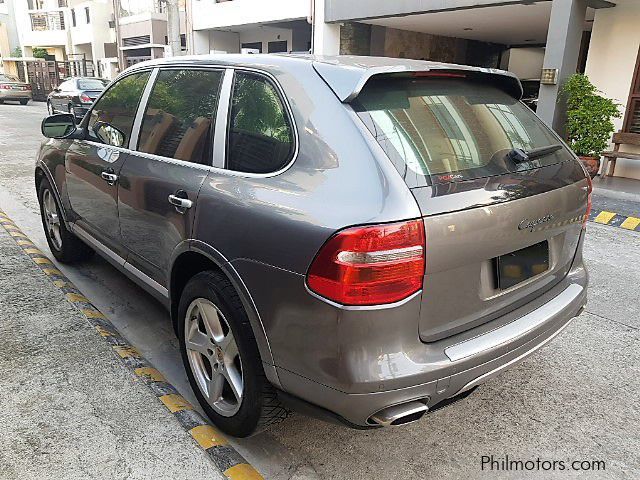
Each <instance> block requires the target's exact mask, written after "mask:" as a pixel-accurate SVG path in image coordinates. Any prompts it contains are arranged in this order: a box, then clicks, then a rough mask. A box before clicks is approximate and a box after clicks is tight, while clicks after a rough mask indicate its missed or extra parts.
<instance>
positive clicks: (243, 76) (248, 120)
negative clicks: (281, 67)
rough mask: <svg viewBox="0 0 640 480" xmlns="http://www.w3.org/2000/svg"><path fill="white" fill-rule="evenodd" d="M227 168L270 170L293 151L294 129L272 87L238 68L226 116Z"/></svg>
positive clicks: (276, 168)
mask: <svg viewBox="0 0 640 480" xmlns="http://www.w3.org/2000/svg"><path fill="white" fill-rule="evenodd" d="M228 137H229V140H228V141H229V144H228V148H227V168H228V169H230V170H235V171H238V172H247V173H271V172H276V171H278V170H280V169H281V168H283V167H285V166H286V165H287V164H288V163H289V161H290V160H291V158H292V155H293V132H292V128H291V124H290V122H289V118H288V117H287V114H286V113H285V109H284V105H283V104H282V101H281V100H280V96H279V95H278V93H277V91H276V89H275V87H274V86H273V85H272V84H271V82H269V81H268V80H267V79H266V78H264V77H262V76H260V75H254V74H249V73H242V72H237V73H236V77H235V82H234V87H233V97H232V101H231V115H230V119H229V135H228Z"/></svg>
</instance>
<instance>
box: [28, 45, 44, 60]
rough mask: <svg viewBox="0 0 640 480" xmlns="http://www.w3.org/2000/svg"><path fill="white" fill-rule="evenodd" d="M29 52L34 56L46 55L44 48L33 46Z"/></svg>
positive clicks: (42, 56)
mask: <svg viewBox="0 0 640 480" xmlns="http://www.w3.org/2000/svg"><path fill="white" fill-rule="evenodd" d="M31 54H32V55H33V57H34V58H45V57H46V56H47V51H46V50H45V49H44V48H40V47H33V49H32V53H31Z"/></svg>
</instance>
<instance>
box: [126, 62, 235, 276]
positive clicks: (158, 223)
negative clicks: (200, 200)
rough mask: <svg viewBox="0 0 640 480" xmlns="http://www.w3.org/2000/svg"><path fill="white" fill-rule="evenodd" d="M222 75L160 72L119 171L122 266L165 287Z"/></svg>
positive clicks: (187, 229)
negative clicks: (124, 252) (125, 252)
mask: <svg viewBox="0 0 640 480" xmlns="http://www.w3.org/2000/svg"><path fill="white" fill-rule="evenodd" d="M223 76H224V70H222V69H214V68H209V69H207V68H191V69H186V68H181V69H178V68H166V69H160V70H159V71H158V74H157V78H156V80H155V83H154V85H153V87H152V88H151V91H150V93H149V96H148V100H147V102H146V104H145V105H144V106H143V107H144V112H142V108H141V112H139V115H141V119H140V134H139V139H138V142H137V147H136V149H135V151H132V152H131V154H130V155H129V157H128V158H127V160H126V162H125V163H124V165H123V167H122V170H121V171H120V173H119V176H120V180H119V184H118V210H119V216H120V229H121V235H122V241H123V243H124V244H125V245H126V246H127V248H128V250H129V254H128V260H127V261H128V263H129V264H131V265H132V266H134V267H135V268H137V269H138V270H140V271H142V272H143V273H144V274H146V275H147V276H149V277H150V278H152V279H153V280H155V281H156V282H158V283H160V285H163V286H166V285H165V284H166V278H167V273H168V270H169V267H170V261H171V257H172V254H173V252H174V250H175V249H176V247H177V246H178V245H179V244H180V243H181V242H184V241H187V240H188V239H189V238H190V237H191V230H192V226H193V221H194V218H195V210H196V203H197V197H198V192H199V190H200V187H201V185H202V183H203V182H204V180H205V178H206V177H207V174H208V172H209V167H210V166H211V164H212V155H213V154H212V152H213V136H214V120H215V117H216V111H217V108H218V98H219V92H220V87H221V84H222V79H223ZM228 78H229V82H230V81H231V76H229V77H228ZM132 150H133V149H132Z"/></svg>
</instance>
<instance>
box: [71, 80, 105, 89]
mask: <svg viewBox="0 0 640 480" xmlns="http://www.w3.org/2000/svg"><path fill="white" fill-rule="evenodd" d="M108 83H109V82H107V81H106V80H100V79H97V78H84V79H82V80H78V88H79V89H80V90H104V87H106V86H107V84H108Z"/></svg>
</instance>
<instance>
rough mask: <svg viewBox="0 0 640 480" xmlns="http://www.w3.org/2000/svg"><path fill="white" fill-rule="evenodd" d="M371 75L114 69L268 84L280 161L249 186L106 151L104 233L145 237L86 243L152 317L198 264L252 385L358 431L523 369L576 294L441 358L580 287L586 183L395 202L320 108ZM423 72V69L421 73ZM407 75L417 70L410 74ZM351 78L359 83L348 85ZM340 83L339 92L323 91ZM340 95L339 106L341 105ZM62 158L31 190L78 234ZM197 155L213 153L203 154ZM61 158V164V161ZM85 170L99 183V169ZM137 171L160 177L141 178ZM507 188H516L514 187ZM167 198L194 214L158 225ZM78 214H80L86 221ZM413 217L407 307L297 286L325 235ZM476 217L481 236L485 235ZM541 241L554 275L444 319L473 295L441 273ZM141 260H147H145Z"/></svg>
mask: <svg viewBox="0 0 640 480" xmlns="http://www.w3.org/2000/svg"><path fill="white" fill-rule="evenodd" d="M323 62H324V63H326V64H327V65H329V64H330V65H331V69H332V70H335V69H336V68H337V69H339V68H343V69H345V70H348V71H349V73H348V75H345V76H344V77H343V76H341V75H337V76H336V75H332V74H327V75H325V76H324V77H322V76H321V75H319V74H318V71H317V70H318V64H319V63H320V64H323ZM375 62H376V69H377V70H375V72H371V71H369V70H368V67H366V66H363V64H364V63H365V62H364V61H363V60H359V59H357V58H353V57H351V58H346V59H340V58H337V59H326V58H313V57H297V56H280V55H250V56H244V55H241V56H237V55H224V56H211V57H207V56H203V57H192V58H188V57H179V58H175V59H168V60H162V61H152V62H145V63H143V64H139V65H137V66H134V67H132V68H130V69H128V70H127V71H125V72H123V74H122V75H127V74H129V73H130V72H134V71H139V70H140V69H149V68H162V66H164V65H167V66H171V67H173V68H175V67H177V66H185V67H192V68H193V67H194V66H200V67H202V68H215V67H228V68H235V69H249V70H252V71H258V72H261V73H263V74H265V75H268V76H269V77H270V78H271V79H272V81H274V82H276V85H277V86H278V88H279V89H280V92H281V94H282V95H283V97H284V99H285V104H286V106H287V108H288V110H289V113H290V115H291V116H292V121H293V123H294V125H295V133H296V136H297V139H296V145H297V147H296V155H295V158H294V159H292V162H291V163H290V164H289V165H288V166H287V168H285V169H284V170H283V171H281V172H277V173H276V174H268V175H250V174H242V173H237V172H230V171H227V170H224V169H220V168H216V167H213V166H211V167H207V168H203V167H202V166H194V165H189V164H186V163H185V162H180V161H171V160H168V159H162V158H153V156H146V157H145V158H144V160H143V161H141V162H135V163H134V162H133V160H140V155H139V154H137V153H132V152H131V151H130V150H128V149H122V150H123V151H122V155H121V156H123V157H124V159H123V162H124V166H123V167H122V170H121V171H120V174H122V171H124V172H125V174H124V176H123V178H122V180H123V181H124V183H122V184H120V185H119V187H118V189H119V190H120V191H121V192H119V193H117V194H116V196H115V197H113V196H111V197H110V198H111V200H109V199H108V198H106V197H105V198H106V201H107V203H108V204H109V207H110V208H112V207H113V204H112V203H110V202H112V201H116V199H117V205H118V208H117V210H118V211H119V221H118V227H119V228H118V230H117V232H119V231H120V229H122V228H123V225H126V227H125V228H124V230H123V232H124V231H126V232H127V233H126V235H127V238H129V239H133V240H134V242H135V240H136V239H138V241H139V242H142V239H144V238H147V239H148V238H152V239H155V241H154V245H146V246H145V245H142V243H139V244H138V245H139V246H140V247H139V250H138V251H135V250H134V249H132V248H130V246H129V245H128V244H127V242H126V241H122V239H121V240H120V241H117V239H116V240H115V241H114V239H112V238H109V235H104V234H102V233H101V232H100V231H98V230H95V229H94V230H91V229H87V231H88V233H89V234H90V235H91V236H92V237H93V239H94V241H96V242H99V243H98V245H99V244H104V245H105V246H106V247H107V249H108V251H106V250H105V249H99V251H100V253H102V254H105V255H107V256H109V251H111V252H112V253H113V252H115V253H116V256H117V257H119V258H120V259H121V261H120V260H118V261H115V262H114V261H113V258H112V259H111V260H112V263H114V264H116V266H118V267H119V268H121V269H123V270H124V271H125V273H127V274H128V275H130V276H132V277H133V278H134V279H136V280H137V281H138V282H139V283H141V284H142V286H145V287H146V288H147V289H148V290H150V291H155V294H156V296H158V297H159V298H160V299H163V301H164V303H165V304H166V305H167V306H168V307H170V306H171V304H172V303H175V302H176V301H177V298H176V296H177V295H176V293H175V292H173V291H172V289H171V274H172V266H173V265H174V264H175V263H176V262H179V261H180V258H181V256H182V255H185V254H188V253H193V252H196V253H198V254H200V255H202V256H203V257H206V258H208V259H210V260H211V261H213V262H214V263H215V264H217V265H218V266H219V267H220V268H221V270H222V271H223V272H225V273H226V274H227V275H228V276H229V278H230V279H231V281H232V283H233V284H234V286H235V287H236V289H237V290H238V292H239V293H240V295H241V297H242V301H243V304H244V306H245V308H246V309H247V311H248V315H249V318H250V320H251V324H252V327H253V330H254V333H255V336H256V340H257V343H258V347H259V350H260V354H261V357H262V361H263V364H264V366H265V372H266V374H267V377H268V378H269V379H270V380H271V381H272V382H273V383H274V384H275V385H276V386H278V387H279V388H282V389H284V390H285V391H286V392H288V393H290V394H292V395H295V396H297V397H300V398H302V399H304V400H306V401H307V402H309V403H312V404H314V405H317V406H319V407H322V408H324V409H327V410H330V411H331V412H334V413H336V414H338V415H339V416H341V417H343V418H344V419H346V420H347V421H349V422H351V423H353V424H356V425H360V426H364V425H368V423H367V419H368V418H369V416H370V415H372V414H373V413H375V412H377V411H378V410H380V409H382V408H384V407H387V406H390V405H394V404H398V403H402V402H404V401H409V400H415V399H421V400H422V401H424V402H425V403H426V404H428V405H429V406H433V405H435V404H436V403H438V402H440V401H441V400H443V399H445V398H448V397H451V396H452V395H455V394H456V393H457V392H459V391H460V390H461V389H462V388H463V387H464V386H465V385H466V384H468V383H469V382H471V381H473V380H474V379H476V378H477V377H479V376H481V375H485V374H487V373H489V372H492V371H494V370H496V369H499V368H500V367H501V366H504V365H510V363H509V362H511V361H513V360H514V359H521V358H524V357H523V356H524V355H526V354H527V353H530V352H531V351H533V350H534V349H535V348H536V347H537V346H539V345H540V344H542V342H544V341H545V340H546V339H548V338H551V337H552V336H553V335H554V334H556V333H557V332H558V331H560V330H561V329H562V328H563V327H564V326H565V325H566V324H567V322H568V321H569V320H570V319H571V318H573V317H574V316H575V315H576V314H577V313H578V312H579V311H580V309H581V308H582V307H583V306H584V303H585V301H586V288H583V289H582V290H581V293H580V295H578V296H577V297H576V298H575V299H573V300H572V301H571V302H570V303H569V304H567V306H566V308H565V309H563V310H562V312H561V313H559V314H557V315H554V316H552V317H550V318H549V319H548V321H546V322H544V323H543V324H542V325H540V326H538V328H536V329H533V330H531V331H527V332H523V333H522V336H520V337H519V338H517V340H514V341H511V342H508V343H505V344H501V345H496V346H495V348H491V349H489V350H486V351H483V352H482V353H481V354H478V355H475V356H472V357H471V358H465V359H463V360H461V361H458V362H452V361H451V360H449V359H448V358H447V357H446V355H445V354H444V349H445V348H446V347H447V346H450V345H454V344H457V343H460V342H462V341H464V340H466V339H469V338H472V337H475V336H478V335H482V334H483V333H486V332H488V331H491V330H494V329H495V328H498V327H500V326H502V325H505V324H507V323H509V322H512V321H514V320H515V319H517V318H520V317H521V316H523V315H525V314H526V313H529V312H532V311H534V310H536V309H537V308H543V307H544V304H545V303H546V302H548V301H549V300H550V299H552V298H554V296H557V295H558V294H559V293H560V292H562V291H563V290H564V288H566V287H567V286H568V285H571V284H576V285H580V286H582V287H586V285H587V274H586V271H585V269H584V265H583V263H582V255H581V249H582V243H581V242H579V241H578V240H579V239H581V238H582V236H583V234H582V229H581V227H580V219H579V220H576V217H579V216H580V214H583V213H584V208H585V203H586V191H585V189H586V179H585V177H584V172H583V171H582V169H581V168H580V167H579V166H577V161H575V160H573V161H569V162H566V163H565V164H562V165H564V166H562V167H558V168H556V169H555V170H554V172H555V174H551V173H549V174H547V173H548V172H547V173H545V172H538V174H527V176H525V177H524V178H523V177H520V183H518V185H519V186H520V187H521V188H519V189H518V192H517V193H514V192H513V190H512V189H509V188H508V187H507V186H505V185H502V186H499V187H496V182H492V181H491V180H487V179H484V180H483V181H479V180H475V181H472V182H470V183H469V184H468V185H467V187H468V188H466V189H465V188H460V190H459V191H444V190H446V188H445V187H444V186H441V185H436V186H430V187H423V188H419V189H413V190H411V189H409V188H408V187H407V185H406V184H405V183H404V181H403V180H402V178H401V177H400V176H399V175H398V173H397V171H396V170H395V168H394V167H393V165H392V164H391V162H390V161H389V160H388V159H387V158H386V157H385V155H384V153H383V152H382V151H381V149H380V148H379V147H378V146H377V144H376V143H375V141H373V140H372V138H371V137H370V135H369V136H367V134H366V130H363V126H362V124H361V123H360V122H359V121H357V117H355V115H354V114H353V111H352V110H351V109H350V107H349V106H348V105H347V104H345V103H343V102H341V100H340V98H339V97H338V96H337V95H336V93H334V91H335V90H339V91H341V92H346V91H352V92H354V91H356V89H358V88H361V83H362V82H361V79H362V78H365V77H366V78H369V77H370V76H371V75H372V74H373V73H376V74H378V73H381V71H380V68H379V67H380V65H381V64H384V63H385V62H386V63H387V64H388V66H389V68H391V70H394V69H395V70H398V69H399V67H398V66H399V65H400V66H401V65H402V63H403V61H402V60H393V59H382V60H381V59H378V60H376V61H375ZM417 63H420V62H417ZM356 64H357V65H356ZM428 67H432V66H431V65H427V64H425V68H428ZM411 68H412V69H417V68H418V66H417V64H416V62H413V63H412V66H411ZM441 68H447V69H456V68H460V67H459V66H454V65H448V66H447V65H445V66H441ZM320 69H322V67H320ZM355 70H357V71H358V72H359V73H358V75H360V80H356V81H354V78H355V76H354V71H355ZM382 70H384V69H382ZM486 73H487V74H488V75H496V78H499V79H500V80H499V81H503V80H504V78H505V75H503V74H501V73H496V72H492V71H486ZM347 77H348V78H349V80H345V82H346V83H345V85H341V86H340V87H338V86H337V84H335V85H333V88H330V86H328V85H327V82H342V81H343V80H342V78H347ZM116 82H117V79H116ZM347 83H348V84H347ZM345 95H346V96H344V97H343V98H344V99H345V100H346V99H348V98H350V97H351V94H345ZM86 118H88V116H87V117H86ZM86 122H87V120H86V119H85V121H84V122H83V124H81V126H86ZM134 131H135V127H134ZM219 140H220V139H218V138H216V139H215V140H214V142H218V141H219ZM133 141H134V139H132V145H133V144H134V143H133ZM78 143H80V144H82V143H83V141H78V140H73V141H70V140H47V141H45V142H44V143H43V146H42V147H41V151H40V154H39V159H38V165H37V169H38V170H37V175H48V176H49V175H51V180H52V181H54V182H55V184H56V189H57V191H58V192H59V194H60V199H59V200H60V202H61V204H62V206H63V215H64V218H65V222H67V223H68V224H76V225H83V227H86V222H83V217H82V215H81V212H83V210H82V207H76V206H75V204H74V202H76V203H77V202H78V201H79V198H80V197H76V196H74V195H75V194H74V189H75V187H74V186H72V183H73V180H70V177H69V178H68V177H67V174H66V172H65V169H64V161H65V150H66V149H69V150H70V152H74V149H77V148H79V146H78V145H76V144H78ZM84 143H87V142H84ZM83 148H87V147H83ZM213 151H214V152H220V149H219V148H216V147H215V145H214V149H213ZM66 157H67V160H69V153H66ZM129 160H132V161H131V163H130V164H129V163H128V162H129ZM91 162H94V163H95V165H96V166H100V167H105V168H108V166H107V165H103V164H100V161H99V159H98V160H96V158H92V159H91ZM154 162H158V163H154ZM151 164H153V165H154V167H155V168H157V169H159V170H161V171H162V172H164V173H160V174H154V175H149V165H151ZM220 164H221V159H220V158H215V157H214V158H213V159H212V165H220ZM567 165H571V167H567ZM172 169H173V170H175V169H180V171H181V172H183V173H184V172H186V171H187V170H188V171H189V174H188V175H187V180H186V181H185V182H183V183H182V184H180V183H179V182H176V180H175V179H176V178H179V177H180V175H176V174H175V172H171V170H172ZM185 169H186V170H185ZM541 170H543V169H541ZM90 178H92V179H93V178H95V184H94V185H93V186H92V187H91V188H94V189H96V188H97V189H98V190H100V191H103V190H104V188H105V187H104V185H102V184H104V181H103V180H102V179H99V172H98V173H97V174H96V175H95V176H94V177H90ZM510 180H512V181H514V182H517V180H518V178H517V177H515V176H514V177H513V178H511V179H510ZM91 181H93V180H91ZM101 182H102V184H101ZM125 189H128V191H126V192H125ZM176 189H184V190H187V191H188V192H189V198H192V197H193V199H194V201H195V207H194V208H192V209H190V211H189V213H188V215H187V216H185V215H182V214H179V213H177V212H172V211H171V209H172V208H173V207H172V206H170V205H169V204H168V203H167V201H166V198H165V197H166V195H167V194H168V193H171V192H174V191H175V190H176ZM443 189H444V190H443ZM198 190H199V193H198V192H197V191H198ZM143 192H144V193H143ZM70 197H71V198H70ZM476 199H479V200H478V202H476ZM88 200H89V199H88V198H87V202H88ZM88 205H89V203H86V204H85V207H86V208H90V207H87V206H88ZM473 207H477V208H473ZM548 212H554V216H555V217H556V219H557V221H558V223H557V224H555V223H554V224H553V225H552V226H551V230H540V231H534V232H529V231H528V230H526V231H519V230H518V229H517V226H518V223H519V222H520V221H521V220H522V217H529V218H533V217H536V216H537V215H540V216H541V215H543V214H546V213H548ZM420 217H425V224H426V228H427V275H426V276H425V289H424V291H423V292H419V293H418V294H416V295H413V296H411V297H410V298H408V299H406V300H404V301H401V302H398V303H397V304H392V305H384V306H379V307H359V308H356V307H345V306H341V305H337V304H334V303H333V302H329V301H327V300H325V299H322V298H319V297H318V296H316V295H315V294H312V293H311V292H310V291H309V290H308V288H307V287H306V282H305V274H306V271H307V269H308V267H309V265H310V263H311V261H312V260H313V258H314V257H315V255H316V253H317V252H318V250H319V249H320V248H321V246H322V245H323V244H324V243H325V241H326V240H327V239H328V238H329V237H330V236H331V235H332V234H334V233H335V232H336V231H338V230H340V229H342V228H345V227H347V226H352V225H362V224H375V223H385V222H393V221H400V220H407V219H413V218H420ZM488 217H491V219H494V218H495V219H496V221H492V222H489V221H488V220H487V218H488ZM536 218H537V217H536ZM123 220H125V221H124V222H123ZM110 221H113V219H111V220H110ZM136 225H138V226H139V227H138V228H139V231H137V230H136ZM450 225H454V229H453V230H451V229H450ZM191 226H192V228H191ZM114 231H116V230H114ZM111 236H113V233H111ZM549 237H553V238H552V240H551V243H552V244H555V245H556V246H555V247H553V250H554V251H555V252H556V253H554V255H556V257H553V258H555V259H556V260H557V261H556V262H555V263H554V266H553V268H552V269H551V270H550V271H549V272H548V273H547V274H545V275H544V277H545V278H544V279H543V278H542V277H541V278H540V279H537V280H538V281H536V282H532V283H531V285H528V286H527V285H521V286H519V287H518V290H519V292H520V293H519V294H518V295H515V296H513V297H511V298H509V300H508V301H506V302H501V301H500V299H494V298H490V297H491V295H488V298H489V300H490V301H489V302H488V303H485V304H483V303H478V302H477V301H476V303H473V302H471V305H470V307H472V308H467V310H466V311H463V310H461V309H462V308H464V307H461V306H460V304H461V303H462V302H467V301H468V299H469V298H470V297H469V295H470V296H471V297H473V295H477V292H474V291H469V290H468V289H462V290H461V291H458V290H457V286H458V285H457V283H458V281H459V277H456V276H455V275H454V274H453V273H452V271H454V270H455V269H456V268H457V267H461V268H468V269H470V271H473V272H474V273H478V269H480V270H481V269H482V264H483V263H484V262H486V260H487V259H489V258H492V256H495V255H499V254H501V253H506V252H508V251H513V250H517V249H519V248H522V247H523V246H526V245H527V244H529V245H530V244H533V243H536V242H537V241H539V240H540V239H542V238H549ZM554 242H555V243H554ZM450 247H455V248H450ZM134 248H135V247H134ZM160 250H162V251H161V252H160ZM571 252H573V254H572V253H571ZM156 253H157V254H161V256H162V258H161V260H158V259H157V258H156V259H153V258H148V257H154V254H156ZM456 262H457V263H456ZM127 266H128V267H127ZM454 266H455V268H452V267H454ZM438 275H442V277H440V278H439V277H438ZM145 277H148V278H145ZM525 283H526V282H525ZM156 284H157V285H156ZM534 284H535V287H534ZM476 287H477V286H476ZM438 288H440V290H438ZM463 292H464V293H466V294H467V296H465V295H464V293H463ZM429 295H431V297H429ZM435 295H438V296H439V298H438V300H437V302H436V303H435V304H433V305H432V304H430V303H429V302H430V298H435ZM167 297H168V298H167ZM503 298H506V297H503ZM485 300H486V299H485ZM449 303H450V304H451V305H452V307H451V308H450V309H449V310H446V309H445V307H444V305H446V304H449ZM456 306H458V307H460V309H456V308H455V307H456ZM430 310H431V311H430ZM440 310H441V311H443V312H446V313H447V315H444V316H443V318H445V320H446V321H442V322H439V321H438V315H437V313H438V311H440ZM474 312H475V316H474ZM460 319H463V320H462V321H461V320H460ZM426 340H428V342H426Z"/></svg>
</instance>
